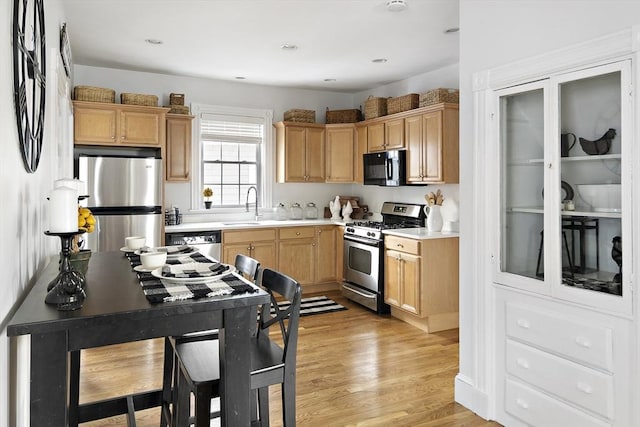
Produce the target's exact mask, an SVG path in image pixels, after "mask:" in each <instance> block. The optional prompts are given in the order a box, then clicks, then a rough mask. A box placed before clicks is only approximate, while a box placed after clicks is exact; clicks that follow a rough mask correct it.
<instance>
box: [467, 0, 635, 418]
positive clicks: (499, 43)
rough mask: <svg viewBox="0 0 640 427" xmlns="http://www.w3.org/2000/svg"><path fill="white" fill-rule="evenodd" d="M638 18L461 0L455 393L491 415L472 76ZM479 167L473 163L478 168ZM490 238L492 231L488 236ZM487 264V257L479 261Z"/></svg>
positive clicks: (529, 2)
mask: <svg viewBox="0 0 640 427" xmlns="http://www.w3.org/2000/svg"><path fill="white" fill-rule="evenodd" d="M639 23H640V2H638V1H622V0H556V1H541V0H537V1H536V0H518V1H513V0H460V28H461V31H460V90H461V96H460V100H461V104H460V153H461V154H460V172H461V177H460V178H461V182H460V199H461V200H460V213H461V214H460V216H461V217H460V227H461V230H460V231H461V238H460V265H461V270H460V374H459V376H458V379H457V382H456V400H457V401H458V402H460V403H462V404H464V405H465V406H467V407H469V408H471V409H472V410H474V411H476V412H478V413H480V414H481V415H485V416H490V415H491V405H492V402H489V401H487V398H488V395H487V394H486V393H487V392H488V391H489V389H490V387H491V381H490V379H489V378H487V366H488V361H487V359H486V358H487V356H488V353H487V350H488V347H489V346H490V343H489V342H487V341H486V339H485V337H486V336H487V332H486V331H485V330H484V329H483V325H484V322H483V321H484V316H485V314H486V313H485V309H486V308H487V307H486V306H485V301H483V300H480V299H479V298H478V294H479V292H478V290H479V289H480V288H481V287H483V286H488V283H485V282H483V280H482V279H481V277H482V275H483V274H484V271H483V269H482V267H483V265H486V260H481V259H479V258H478V256H477V255H476V252H475V245H476V244H480V243H481V242H478V241H474V232H475V231H476V230H474V219H475V218H477V217H479V216H480V215H482V212H480V211H479V210H478V207H477V206H475V205H474V204H473V196H474V186H473V185H474V182H473V177H474V174H481V173H482V169H481V168H482V166H483V165H482V164H481V163H476V161H477V160H476V158H477V157H478V156H480V155H481V152H479V151H478V150H482V148H481V147H480V148H478V147H477V146H476V143H475V141H473V139H472V130H473V108H472V100H473V98H472V89H471V88H472V75H473V74H474V73H476V72H479V71H483V70H486V69H488V68H491V67H495V66H498V65H503V64H505V63H509V62H513V61H515V60H518V59H521V58H527V57H530V56H533V55H537V54H541V53H544V52H547V51H550V50H554V49H558V48H560V47H565V46H569V45H572V44H575V43H579V42H581V41H586V40H589V39H592V38H596V37H598V36H602V35H605V34H609V33H612V32H616V31H619V30H622V29H625V28H629V27H631V26H633V25H635V24H639ZM475 168H478V169H475ZM487 238H491V236H487ZM483 263H484V264H483Z"/></svg>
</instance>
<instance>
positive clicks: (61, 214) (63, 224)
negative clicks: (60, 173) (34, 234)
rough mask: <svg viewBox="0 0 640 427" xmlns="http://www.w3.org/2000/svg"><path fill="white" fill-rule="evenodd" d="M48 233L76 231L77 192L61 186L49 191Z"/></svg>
mask: <svg viewBox="0 0 640 427" xmlns="http://www.w3.org/2000/svg"><path fill="white" fill-rule="evenodd" d="M49 231H50V232H51V233H72V232H74V231H78V190H76V189H74V188H70V187H64V186H63V187H57V188H54V189H53V191H51V196H50V197H49Z"/></svg>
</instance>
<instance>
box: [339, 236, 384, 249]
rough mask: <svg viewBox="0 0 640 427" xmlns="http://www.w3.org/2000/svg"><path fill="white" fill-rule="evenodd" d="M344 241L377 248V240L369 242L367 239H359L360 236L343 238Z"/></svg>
mask: <svg viewBox="0 0 640 427" xmlns="http://www.w3.org/2000/svg"><path fill="white" fill-rule="evenodd" d="M344 240H347V241H351V242H358V243H362V244H363V245H367V246H376V247H377V246H378V243H379V242H378V241H377V240H371V239H367V238H365V237H360V236H344Z"/></svg>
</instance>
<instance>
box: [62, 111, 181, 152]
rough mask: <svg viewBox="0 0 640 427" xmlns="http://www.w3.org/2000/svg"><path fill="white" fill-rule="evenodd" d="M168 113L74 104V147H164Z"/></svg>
mask: <svg viewBox="0 0 640 427" xmlns="http://www.w3.org/2000/svg"><path fill="white" fill-rule="evenodd" d="M167 111H169V109H168V108H161V107H144V106H139V105H126V104H103V103H99V102H84V101H73V118H74V133H73V135H74V143H76V144H85V145H123V146H131V147H140V146H158V147H164V144H165V120H166V113H167Z"/></svg>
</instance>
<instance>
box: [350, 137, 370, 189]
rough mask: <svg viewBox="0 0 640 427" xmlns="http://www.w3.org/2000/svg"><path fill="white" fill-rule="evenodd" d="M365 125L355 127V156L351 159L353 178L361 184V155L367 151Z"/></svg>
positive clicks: (362, 166) (362, 167)
mask: <svg viewBox="0 0 640 427" xmlns="http://www.w3.org/2000/svg"><path fill="white" fill-rule="evenodd" d="M367 129H368V128H367V126H357V127H356V144H355V145H356V147H355V152H356V154H355V158H354V159H353V179H354V181H355V182H357V183H360V184H362V183H363V182H364V161H363V160H362V156H363V155H364V154H365V153H366V152H367Z"/></svg>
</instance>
